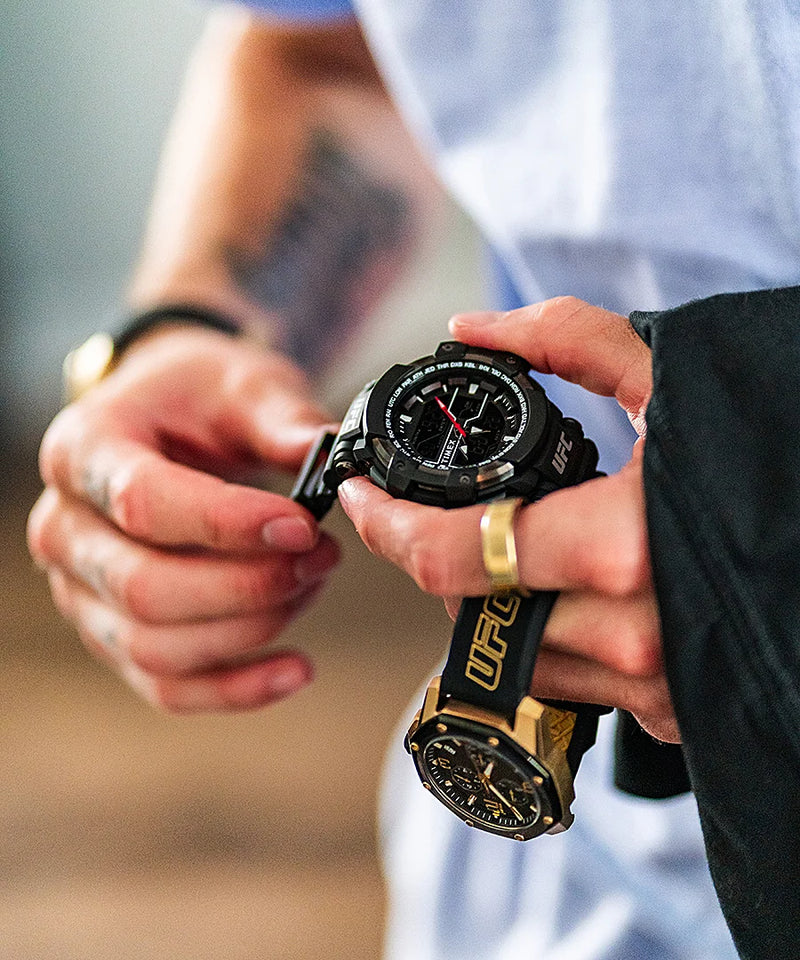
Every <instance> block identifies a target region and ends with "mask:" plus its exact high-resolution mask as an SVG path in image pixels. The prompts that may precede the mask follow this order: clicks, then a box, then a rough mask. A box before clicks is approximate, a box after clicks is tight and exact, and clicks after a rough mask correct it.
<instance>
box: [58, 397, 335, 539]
mask: <svg viewBox="0 0 800 960" xmlns="http://www.w3.org/2000/svg"><path fill="white" fill-rule="evenodd" d="M41 470H42V475H43V477H44V479H45V481H46V482H47V483H48V484H51V485H52V486H54V487H55V488H57V489H59V490H62V491H64V492H65V493H68V494H71V495H72V497H73V498H75V499H78V500H84V501H86V502H87V503H91V504H92V506H93V507H94V508H95V509H96V510H98V511H100V512H101V513H102V514H103V515H104V516H106V517H107V518H108V519H109V520H111V521H112V522H113V523H114V524H115V526H116V527H118V528H119V529H120V530H121V531H122V532H123V533H125V534H127V535H128V536H129V537H132V538H134V539H136V540H141V541H144V542H147V543H151V544H157V545H161V546H191V547H199V548H205V549H212V550H220V551H224V552H236V551H259V550H261V551H263V550H264V549H265V548H266V547H273V548H280V549H284V550H291V551H298V552H299V551H302V550H308V549H310V548H311V547H312V546H313V545H314V543H315V541H316V538H317V526H316V524H315V523H314V521H313V519H312V518H311V516H310V515H309V514H308V512H307V511H305V510H303V509H302V508H301V507H300V506H298V505H297V504H294V503H292V502H291V501H290V500H287V499H286V498H285V497H279V496H277V495H275V494H272V493H268V492H266V491H264V490H257V489H255V488H253V487H246V486H242V485H239V484H234V483H226V482H225V481H223V480H220V479H219V478H218V477H215V476H212V475H210V474H207V473H203V472H201V471H199V470H193V469H190V468H189V467H186V466H183V465H182V464H179V463H174V462H173V461H171V460H168V459H167V458H166V457H164V456H162V455H161V453H159V452H158V451H157V450H155V449H153V448H152V447H148V446H147V445H146V444H145V443H142V442H139V441H138V440H133V439H130V438H128V437H125V436H118V435H117V436H115V435H114V434H113V433H111V432H110V431H109V430H105V431H103V432H100V431H90V430H87V428H86V426H85V424H83V423H81V422H80V417H79V416H78V415H77V413H76V412H75V411H73V410H69V409H68V410H65V411H64V412H63V413H62V414H61V415H60V416H59V418H57V419H56V421H54V423H53V424H52V425H51V427H50V429H49V430H48V432H47V434H46V436H45V440H44V443H43V445H42V454H41Z"/></svg>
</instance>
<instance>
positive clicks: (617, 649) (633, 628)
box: [614, 622, 661, 677]
mask: <svg viewBox="0 0 800 960" xmlns="http://www.w3.org/2000/svg"><path fill="white" fill-rule="evenodd" d="M614 666H615V667H616V669H618V670H619V671H620V672H621V673H624V674H627V675H629V676H632V677H646V676H650V675H652V674H654V673H657V672H658V671H659V669H660V667H661V644H660V640H659V637H658V634H657V633H656V632H654V631H653V630H652V629H650V628H649V627H648V626H646V625H643V624H640V623H630V622H627V623H623V624H619V625H618V627H617V635H616V637H615V638H614Z"/></svg>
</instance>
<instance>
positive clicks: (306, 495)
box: [290, 430, 337, 520]
mask: <svg viewBox="0 0 800 960" xmlns="http://www.w3.org/2000/svg"><path fill="white" fill-rule="evenodd" d="M336 436H337V435H336V434H335V433H331V431H330V430H324V431H323V432H322V433H321V434H320V436H319V438H318V439H317V440H316V442H315V443H314V444H312V446H311V447H310V449H309V451H308V453H307V454H306V458H305V460H304V461H303V465H302V467H301V468H300V472H299V473H298V474H297V477H296V478H295V482H294V486H293V487H292V492H291V494H290V497H291V499H292V500H294V501H295V503H299V504H300V506H301V507H305V508H306V510H308V511H309V513H311V514H312V516H313V517H314V518H315V519H316V520H322V518H323V517H324V516H325V514H326V513H327V512H328V511H329V510H330V508H331V507H332V506H333V501H334V500H335V499H336V489H335V488H333V487H329V486H328V485H327V484H326V482H325V478H324V474H325V468H326V466H327V463H328V458H329V457H330V453H331V450H332V449H333V444H334V441H335V440H336Z"/></svg>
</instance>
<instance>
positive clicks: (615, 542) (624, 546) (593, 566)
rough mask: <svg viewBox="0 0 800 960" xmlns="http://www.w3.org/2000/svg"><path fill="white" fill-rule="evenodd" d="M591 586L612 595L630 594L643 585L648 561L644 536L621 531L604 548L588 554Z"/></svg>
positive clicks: (647, 570)
mask: <svg viewBox="0 0 800 960" xmlns="http://www.w3.org/2000/svg"><path fill="white" fill-rule="evenodd" d="M585 559H586V563H587V567H588V576H589V581H590V583H591V585H592V586H594V587H596V588H598V589H600V590H602V591H603V592H604V593H608V594H611V595H612V596H619V597H623V596H629V595H631V594H633V593H636V592H637V591H639V590H641V589H643V588H644V586H645V585H646V583H647V580H648V576H649V562H648V554H647V548H646V546H645V543H644V537H643V536H638V535H628V534H625V533H620V534H618V535H617V536H615V537H613V538H611V539H610V540H608V541H607V542H606V544H605V547H604V549H603V550H602V552H601V551H596V552H595V553H593V554H588V555H587V556H586V558H585Z"/></svg>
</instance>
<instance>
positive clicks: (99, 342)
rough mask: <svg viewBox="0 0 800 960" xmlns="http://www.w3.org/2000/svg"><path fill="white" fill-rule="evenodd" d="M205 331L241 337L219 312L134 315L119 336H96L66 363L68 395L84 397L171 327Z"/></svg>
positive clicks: (182, 307)
mask: <svg viewBox="0 0 800 960" xmlns="http://www.w3.org/2000/svg"><path fill="white" fill-rule="evenodd" d="M187 326H194V327H204V328H206V329H211V330H216V331H218V332H220V333H224V334H227V335H229V336H238V335H240V334H241V329H240V327H239V325H238V324H237V323H236V322H235V321H234V320H233V319H231V318H230V317H229V316H226V315H224V314H222V313H220V312H218V311H216V310H209V309H206V308H203V307H196V306H193V305H191V304H165V305H163V306H159V307H153V308H151V309H148V310H144V311H141V312H138V313H135V314H133V315H131V316H130V317H129V318H128V320H127V322H126V323H124V324H121V325H120V327H119V329H118V331H117V332H116V333H110V332H99V333H95V334H93V335H92V336H91V337H89V339H88V340H86V341H85V342H84V343H83V344H81V346H79V347H77V348H76V349H74V350H72V351H70V353H69V354H68V355H67V357H66V358H65V360H64V368H63V381H64V394H65V398H66V400H67V401H68V402H71V401H73V400H77V399H79V398H80V397H82V396H83V395H84V394H85V393H86V391H87V390H89V389H91V387H93V386H95V385H96V384H97V383H99V382H100V381H101V380H103V379H104V378H105V377H107V376H108V374H109V373H111V372H112V370H114V369H115V368H116V367H117V366H118V364H119V363H120V360H121V358H122V356H123V355H124V354H126V353H128V352H129V351H130V350H131V349H132V348H133V346H134V345H135V344H136V345H138V344H140V343H142V342H144V341H145V340H149V339H151V338H152V337H154V336H157V335H160V333H161V332H162V331H163V330H165V329H167V328H169V327H187Z"/></svg>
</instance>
